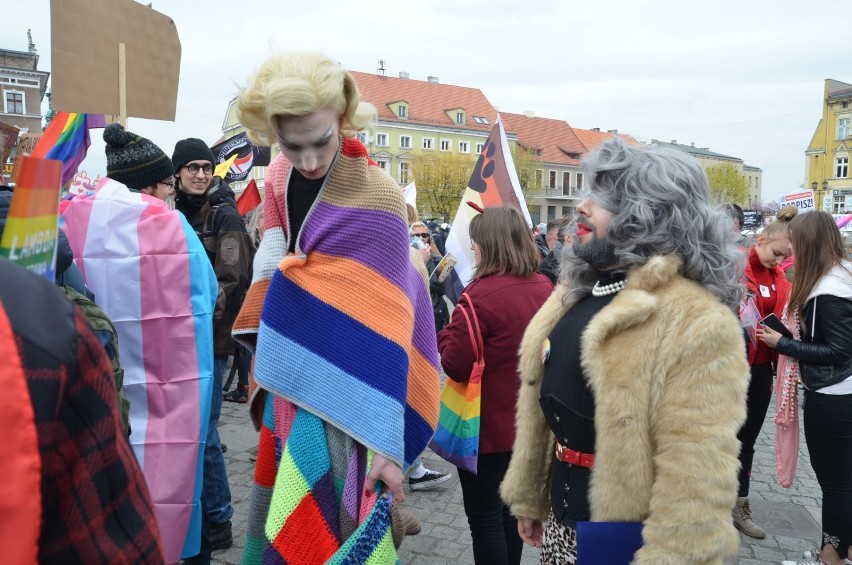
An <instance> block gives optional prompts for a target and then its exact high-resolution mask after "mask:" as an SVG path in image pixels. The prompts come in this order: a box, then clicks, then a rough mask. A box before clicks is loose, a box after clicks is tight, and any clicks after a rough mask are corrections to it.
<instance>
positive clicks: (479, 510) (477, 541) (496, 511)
mask: <svg viewBox="0 0 852 565" xmlns="http://www.w3.org/2000/svg"><path fill="white" fill-rule="evenodd" d="M511 458H512V454H511V453H487V454H480V456H479V461H478V464H477V472H478V474H476V475H474V474H473V473H469V472H467V471H465V470H463V469H459V470H458V473H459V482H460V483H461V488H462V498H463V500H464V513H465V514H467V523H468V524H469V525H470V536H471V537H472V538H473V559H474V562H475V563H476V564H477V565H518V564H519V563H520V562H521V551H522V550H523V549H524V542H523V540H521V536H519V535H518V521H517V520H516V519H515V518H514V516H512V514H511V513H510V512H509V508H508V507H507V506H506V505H505V504H503V501H502V500H501V499H500V493H499V492H498V491H497V489H498V488H499V487H500V483H501V482H502V481H503V477H504V476H505V475H506V469H508V468H509V460H510V459H511Z"/></svg>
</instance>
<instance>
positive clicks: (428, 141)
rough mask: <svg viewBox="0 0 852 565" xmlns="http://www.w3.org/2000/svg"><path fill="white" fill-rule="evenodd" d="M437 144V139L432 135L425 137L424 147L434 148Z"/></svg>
mask: <svg viewBox="0 0 852 565" xmlns="http://www.w3.org/2000/svg"><path fill="white" fill-rule="evenodd" d="M434 144H435V139H434V138H432V137H424V138H423V149H430V150H431V149H432V147H433V146H434Z"/></svg>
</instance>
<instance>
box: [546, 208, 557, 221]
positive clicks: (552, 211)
mask: <svg viewBox="0 0 852 565" xmlns="http://www.w3.org/2000/svg"><path fill="white" fill-rule="evenodd" d="M555 219H556V206H548V207H547V220H548V221H550V220H555Z"/></svg>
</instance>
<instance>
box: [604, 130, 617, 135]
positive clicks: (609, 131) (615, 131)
mask: <svg viewBox="0 0 852 565" xmlns="http://www.w3.org/2000/svg"><path fill="white" fill-rule="evenodd" d="M606 132H607V133H611V134H613V135H618V130H617V129H608V130H606Z"/></svg>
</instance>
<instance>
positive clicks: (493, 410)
mask: <svg viewBox="0 0 852 565" xmlns="http://www.w3.org/2000/svg"><path fill="white" fill-rule="evenodd" d="M465 290H466V292H467V293H468V294H469V295H470V298H471V301H472V302H473V308H474V311H475V312H476V315H477V317H478V318H479V325H480V328H481V330H482V339H483V341H484V342H485V371H484V372H483V374H482V404H481V416H480V432H479V452H480V453H500V452H507V451H512V445H513V443H514V441H515V405H516V403H517V400H518V389H519V387H520V378H519V377H518V349H519V347H520V345H521V338H522V337H523V335H524V331H525V330H526V328H527V324H529V322H530V320H531V319H532V317H533V315H535V313H536V312H538V309H539V308H540V307H541V305H542V304H544V301H545V300H547V297H548V296H550V293H551V292H552V291H553V284H551V282H550V280H549V279H548V278H547V277H545V276H544V275H542V274H539V273H535V274H533V275H531V276H530V277H527V278H523V277H517V276H514V275H491V276H487V277H484V278H482V279H479V280H476V281H474V282H472V283H470V284H469V285H468V286H467V288H466V289H465ZM461 303H462V304H463V307H465V308H467V307H468V306H469V305H468V304H467V302H466V300H462V301H461ZM438 351H439V352H440V354H441V366H443V368H444V371H445V372H446V373H447V376H449V377H450V378H451V379H454V380H456V381H465V380H467V379H468V377H469V376H470V370H471V368H472V367H473V361H474V359H473V349H472V348H471V344H470V336H469V334H468V329H467V323H466V322H465V319H464V316H462V315H460V314H459V315H454V316H453V318H452V321H451V322H450V324H449V325H448V326H447V327H446V328H444V329H443V330H441V332H440V333H439V334H438Z"/></svg>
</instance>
